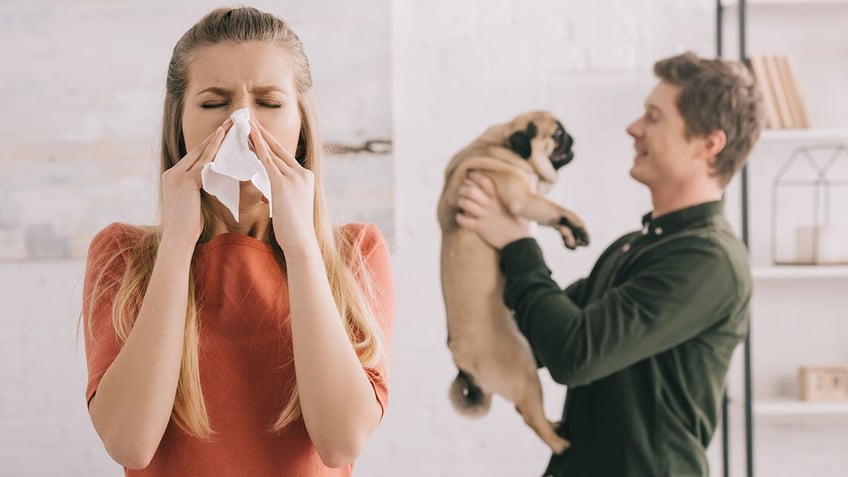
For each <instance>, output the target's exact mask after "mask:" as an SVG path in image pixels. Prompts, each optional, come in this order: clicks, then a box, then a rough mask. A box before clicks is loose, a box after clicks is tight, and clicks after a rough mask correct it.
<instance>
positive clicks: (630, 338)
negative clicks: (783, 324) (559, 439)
mask: <svg viewBox="0 0 848 477" xmlns="http://www.w3.org/2000/svg"><path fill="white" fill-rule="evenodd" d="M501 269H502V270H503V272H504V275H505V276H506V288H505V290H504V300H505V302H506V305H507V306H508V307H509V308H510V309H512V310H515V320H516V321H517V323H518V327H519V329H520V330H521V332H522V333H523V334H524V336H525V337H526V338H527V340H528V341H529V342H530V346H531V347H532V349H533V351H534V353H535V354H536V359H537V361H538V362H539V364H540V365H541V366H544V367H546V368H547V369H548V371H549V372H550V374H551V376H552V377H553V379H554V380H555V381H556V382H558V383H561V384H564V385H566V386H568V393H567V398H566V402H565V407H564V410H563V424H562V426H561V427H560V429H559V433H560V434H561V435H562V436H563V437H565V438H566V439H568V440H569V441H570V442H571V447H570V448H569V449H568V450H567V451H565V453H563V454H562V455H560V456H556V455H555V456H552V458H551V461H550V464H549V466H548V470H547V472H546V473H545V475H552V476H567V477H588V476H591V477H626V476H651V477H659V476H675V477H677V476H707V475H708V474H709V470H708V465H707V458H706V448H707V446H708V444H709V442H710V439H711V438H712V435H713V432H714V431H715V428H716V423H717V421H718V418H719V412H720V404H721V398H722V395H723V390H724V384H725V378H726V375H727V370H728V366H729V364H730V359H731V355H732V353H733V350H734V348H735V347H736V345H737V344H739V342H740V341H741V340H742V339H743V338H744V336H745V333H747V330H748V304H749V301H750V297H751V274H750V267H749V263H748V254H747V251H746V249H745V247H744V245H743V244H742V242H741V241H740V240H739V239H738V238H736V237H735V236H734V234H733V232H732V231H731V229H730V226H729V224H728V223H727V221H726V220H725V218H724V216H723V215H722V202H710V203H706V204H701V205H697V206H694V207H688V208H685V209H681V210H678V211H675V212H671V213H669V214H666V215H664V216H661V217H658V218H655V219H651V216H650V214H648V215H646V216H645V217H644V218H643V228H642V230H641V231H637V232H633V233H630V234H627V235H625V236H623V237H621V238H620V239H618V240H616V241H615V242H614V243H613V244H612V245H611V246H610V247H609V248H608V249H607V250H606V251H605V252H604V253H603V255H601V258H600V259H599V260H598V262H597V264H596V265H595V267H594V269H593V270H592V273H591V274H590V275H589V277H588V278H584V279H580V280H578V281H576V282H575V283H573V284H572V285H571V286H569V287H568V288H567V289H566V290H565V291H563V290H561V289H560V288H559V287H558V286H557V284H556V283H555V282H554V281H553V280H552V279H551V272H550V270H549V269H548V267H547V266H546V265H545V262H544V259H543V257H542V251H541V250H540V249H539V246H538V244H537V243H536V241H535V240H533V239H523V240H518V241H516V242H513V243H511V244H508V245H507V246H506V247H504V249H503V251H502V253H501Z"/></svg>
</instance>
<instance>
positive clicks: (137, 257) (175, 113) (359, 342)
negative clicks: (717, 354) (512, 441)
mask: <svg viewBox="0 0 848 477" xmlns="http://www.w3.org/2000/svg"><path fill="white" fill-rule="evenodd" d="M225 42H229V43H237V44H240V43H247V42H271V43H274V44H276V45H279V46H280V48H282V49H284V50H285V51H286V52H288V53H289V55H290V58H291V60H292V65H293V67H294V70H295V72H294V73H295V84H296V89H297V96H298V108H299V112H300V117H301V131H300V138H299V141H298V147H297V151H296V154H295V155H296V157H297V158H298V159H299V160H300V162H301V163H302V164H303V165H304V167H306V168H307V169H310V170H311V171H312V173H313V175H314V178H315V198H314V217H315V223H314V227H315V233H316V237H317V238H318V245H319V247H320V249H321V254H322V256H323V259H324V263H325V267H326V270H327V277H328V279H329V282H330V286H331V289H332V292H333V298H334V300H335V302H336V305H337V307H338V310H339V313H340V315H341V317H342V321H343V322H344V325H345V329H346V331H347V334H348V337H349V339H350V341H351V343H352V344H353V346H354V348H355V350H356V352H357V355H358V356H359V360H360V362H361V363H362V365H363V366H364V367H371V366H374V365H375V364H376V363H377V361H378V360H379V358H380V357H381V356H382V353H383V341H382V334H381V331H380V328H379V326H378V324H377V321H376V317H375V316H374V311H373V310H372V309H371V307H370V304H369V300H368V298H367V297H368V296H372V295H373V294H374V293H375V290H373V288H372V283H371V281H370V280H369V277H368V276H367V273H365V268H364V258H363V257H362V254H361V253H360V250H359V248H358V247H356V246H355V245H354V244H352V243H349V241H350V240H351V239H352V237H348V236H347V235H346V234H344V233H343V232H342V231H341V230H334V229H333V227H332V226H331V224H330V220H329V218H328V215H327V212H326V207H325V203H324V198H323V187H322V181H321V178H322V174H321V153H322V145H321V142H320V139H319V136H318V129H317V125H316V117H315V105H314V100H313V98H312V93H311V88H312V75H311V72H310V68H309V62H308V60H307V58H306V55H305V54H304V51H303V44H302V43H301V41H300V39H299V38H298V37H297V35H296V34H295V33H294V31H292V30H291V28H289V27H288V25H287V24H286V23H285V22H284V21H283V20H281V19H280V18H277V17H275V16H274V15H271V14H269V13H265V12H262V11H259V10H257V9H255V8H249V7H242V8H232V9H230V8H220V9H216V10H213V11H212V12H210V13H209V14H207V15H206V16H204V17H203V18H202V19H201V20H200V21H199V22H198V23H197V24H195V25H194V26H193V27H191V28H190V29H189V30H188V31H187V32H186V33H185V34H184V35H183V36H182V37H181V38H180V39H179V41H178V42H177V44H176V46H174V51H173V55H172V56H171V61H170V63H169V65H168V78H167V87H166V94H165V107H164V116H163V128H162V144H161V171H162V172H164V171H166V170H167V169H169V168H171V167H173V166H174V164H176V163H177V162H178V161H179V160H180V158H182V157H183V156H184V155H185V154H186V150H185V141H184V138H183V135H182V116H183V104H184V101H185V98H184V95H185V91H186V88H187V86H188V67H189V64H190V63H191V61H192V59H193V54H195V53H196V52H197V50H198V49H199V48H202V47H204V46H209V45H215V44H218V43H225ZM201 195H202V197H201V204H202V205H201V208H202V212H203V216H204V219H205V220H204V224H205V225H204V230H203V232H202V233H201V236H200V239H199V242H205V241H207V240H209V238H211V231H210V230H209V225H210V223H211V220H210V219H211V218H212V212H211V210H212V209H211V208H210V205H209V201H210V198H209V196H208V195H206V194H205V193H203V192H201ZM160 204H161V193H160ZM141 230H142V233H141V236H140V237H139V239H138V240H135V241H133V243H132V244H130V245H129V246H128V248H127V249H125V250H120V251H119V254H121V253H123V254H126V255H127V256H128V257H129V258H128V260H127V268H126V272H125V273H124V275H123V277H121V278H120V281H119V282H120V283H118V284H115V285H113V286H114V287H115V288H117V292H116V291H115V290H114V289H112V290H111V293H114V294H115V300H114V303H113V306H112V322H113V325H114V328H115V331H116V334H117V336H118V338H119V339H120V340H121V341H124V340H126V339H127V337H128V336H129V333H130V331H131V329H132V325H133V323H134V321H135V318H136V315H137V314H138V310H139V308H140V306H141V301H142V298H143V296H144V293H145V290H146V288H147V284H148V282H149V280H150V274H151V272H152V270H153V264H154V261H155V258H156V250H157V249H158V247H159V241H160V238H161V227H146V228H142V229H141ZM272 245H273V246H274V249H275V252H276V255H277V259H278V262H279V263H280V266H281V267H283V268H285V258H284V256H283V254H282V250H280V246H279V244H277V243H276V242H275V241H274V240H273V234H272ZM341 250H345V251H349V253H351V254H353V257H352V258H347V259H346V258H345V257H344V256H343V254H342V253H341ZM115 259H118V257H117V256H116V257H109V258H107V259H106V260H105V263H112V262H113V260H115ZM107 269H108V267H106V268H104V269H102V271H101V273H100V274H99V276H98V278H97V279H96V281H95V286H94V290H95V291H94V293H93V297H94V298H93V299H92V300H91V305H90V307H89V308H88V311H89V313H92V311H93V310H94V309H95V306H96V305H97V302H98V301H99V300H101V299H104V297H105V296H107V295H108V294H109V293H110V290H109V288H110V285H109V283H108V280H107V279H106V277H105V274H106V272H107ZM354 270H356V271H355V272H354ZM357 276H360V277H361V279H362V280H363V283H364V286H363V287H360V286H359V285H358V282H357V280H356V277H357ZM190 277H191V278H190V279H189V296H188V310H187V314H186V317H187V319H186V333H185V340H184V344H183V357H182V364H181V368H180V378H179V384H178V386H177V395H176V398H175V400H174V409H173V411H172V415H171V417H172V419H173V420H174V421H175V422H176V423H177V424H178V425H179V426H180V427H181V428H182V429H183V430H185V431H186V432H189V433H192V434H194V435H196V436H198V437H203V438H208V437H210V436H211V435H212V434H213V433H214V432H213V430H212V428H211V426H210V423H209V417H208V415H207V413H206V406H205V402H204V399H203V393H202V391H201V388H200V371H199V358H198V345H199V342H200V333H199V323H198V319H197V316H198V298H197V296H196V295H195V289H196V285H195V283H194V278H193V276H191V274H190ZM280 324H281V326H282V325H283V324H284V322H283V320H282V317H281V323H280ZM88 329H89V332H91V322H90V321H89V327H88ZM281 364H282V363H281ZM286 399H287V400H286V401H285V405H284V406H283V409H282V410H281V413H280V415H279V418H278V419H277V421H276V422H275V423H273V424H272V425H270V427H271V428H272V429H273V430H275V431H279V430H281V429H283V428H284V427H285V426H286V425H288V424H289V423H291V422H293V421H294V420H296V419H297V418H299V417H300V416H301V410H300V401H299V399H298V394H297V388H296V387H294V391H293V393H292V395H291V396H286ZM269 424H270V423H269Z"/></svg>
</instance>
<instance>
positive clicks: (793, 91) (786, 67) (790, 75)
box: [778, 55, 810, 128]
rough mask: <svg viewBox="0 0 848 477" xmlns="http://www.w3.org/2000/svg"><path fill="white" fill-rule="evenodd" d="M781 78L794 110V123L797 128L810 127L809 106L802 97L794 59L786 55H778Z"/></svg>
mask: <svg viewBox="0 0 848 477" xmlns="http://www.w3.org/2000/svg"><path fill="white" fill-rule="evenodd" d="M778 65H779V67H780V74H781V79H782V80H783V85H784V89H785V90H786V91H787V95H788V97H789V98H788V99H789V109H790V110H791V111H792V118H793V123H794V125H795V127H796V128H809V127H810V118H809V116H808V115H807V106H806V104H804V100H803V98H802V97H801V91H800V90H799V88H798V79H797V78H796V77H795V68H794V66H793V63H792V59H791V58H790V57H788V56H786V55H780V56H778Z"/></svg>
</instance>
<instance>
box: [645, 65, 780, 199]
mask: <svg viewBox="0 0 848 477" xmlns="http://www.w3.org/2000/svg"><path fill="white" fill-rule="evenodd" d="M654 74H656V75H657V77H658V78H659V79H661V80H662V81H665V82H667V83H670V84H673V85H675V86H679V87H680V88H681V91H680V95H679V96H678V98H677V109H678V110H679V111H680V115H681V116H683V120H684V122H685V123H686V138H687V139H689V138H691V137H698V136H705V135H708V134H710V133H713V132H715V131H718V130H721V131H724V134H725V135H726V136H727V144H725V146H724V149H722V150H721V152H719V154H718V155H717V156H716V158H715V162H714V163H713V174H714V175H715V176H716V177H718V178H719V180H720V181H721V184H722V186H724V185H727V183H728V182H730V180H731V179H732V178H733V175H734V174H736V172H737V171H738V170H739V169H741V168H742V166H743V165H744V164H745V161H746V160H747V159H748V154H749V153H750V152H751V149H752V148H753V147H754V143H755V142H756V141H757V139H758V138H759V137H760V131H761V130H762V128H763V123H764V122H765V114H764V109H763V99H762V94H761V93H760V90H759V88H757V86H756V82H755V81H754V78H753V76H752V75H751V73H750V72H749V71H748V69H747V68H746V67H745V66H744V65H743V64H742V63H740V62H738V61H732V60H724V59H720V58H716V59H706V58H699V57H698V56H697V55H695V54H694V53H692V52H686V53H683V54H680V55H677V56H672V57H670V58H665V59H662V60H660V61H658V62H656V63H655V64H654Z"/></svg>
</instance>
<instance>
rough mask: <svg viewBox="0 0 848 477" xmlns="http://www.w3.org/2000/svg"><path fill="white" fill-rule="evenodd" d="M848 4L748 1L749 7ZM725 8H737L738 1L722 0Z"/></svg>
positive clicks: (813, 0) (830, 0)
mask: <svg viewBox="0 0 848 477" xmlns="http://www.w3.org/2000/svg"><path fill="white" fill-rule="evenodd" d="M845 3H848V0H748V2H747V6H749V7H756V6H792V7H797V6H804V5H810V6H815V5H840V4H845ZM721 4H722V5H723V6H724V7H725V8H735V7H736V6H738V5H739V1H738V0H722V2H721Z"/></svg>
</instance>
